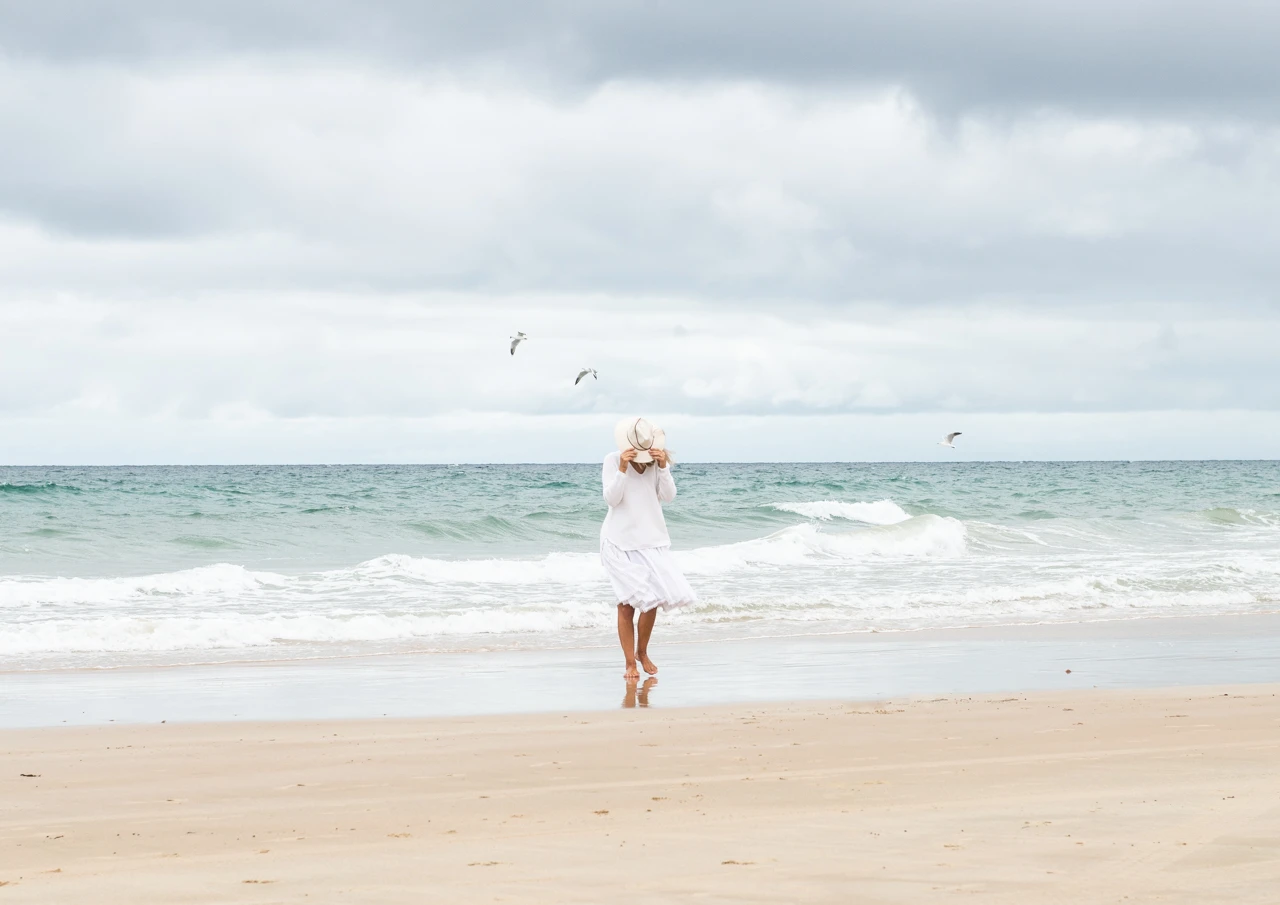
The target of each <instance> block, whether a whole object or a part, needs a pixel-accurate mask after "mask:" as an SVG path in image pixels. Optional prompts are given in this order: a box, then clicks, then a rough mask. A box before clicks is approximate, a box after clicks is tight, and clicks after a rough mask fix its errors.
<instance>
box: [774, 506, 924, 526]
mask: <svg viewBox="0 0 1280 905" xmlns="http://www.w3.org/2000/svg"><path fill="white" fill-rule="evenodd" d="M770 506H771V507H772V508H773V509H777V510H778V511H779V512H794V513H795V514H796V515H803V516H804V517H805V518H812V519H820V520H821V521H824V522H825V521H830V520H831V519H834V518H839V519H848V520H850V521H854V522H865V523H866V524H868V525H896V524H897V523H898V522H905V521H906V520H907V519H909V518H911V514H910V513H909V512H907V511H906V510H905V509H903V508H902V507H901V506H899V505H898V504H897V503H895V502H894V501H893V500H876V501H875V502H874V503H842V502H839V501H837V500H818V501H816V502H813V503H771V504H770Z"/></svg>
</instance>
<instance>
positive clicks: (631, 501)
mask: <svg viewBox="0 0 1280 905" xmlns="http://www.w3.org/2000/svg"><path fill="white" fill-rule="evenodd" d="M619 456H620V454H619V453H616V452H611V453H609V455H607V456H605V457H604V472H603V473H602V475H601V480H602V482H603V484H604V501H605V502H606V503H608V504H609V514H608V515H606V516H605V517H604V526H603V527H601V529H600V536H601V537H602V538H604V539H605V540H607V541H609V542H610V543H611V544H613V545H614V546H615V547H617V548H618V549H620V550H645V549H648V548H649V547H667V546H670V545H671V536H670V535H669V534H667V520H666V519H664V518H663V517H662V504H663V503H670V502H671V501H672V500H674V499H675V498H676V481H675V478H673V477H671V469H670V468H659V467H658V466H657V463H656V462H655V463H650V465H649V467H648V468H646V469H645V470H644V474H641V473H640V472H638V471H636V469H635V466H634V465H628V466H627V470H626V472H625V473H623V472H621V471H618V461H619Z"/></svg>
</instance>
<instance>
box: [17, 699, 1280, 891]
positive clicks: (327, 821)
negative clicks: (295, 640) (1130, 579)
mask: <svg viewBox="0 0 1280 905" xmlns="http://www.w3.org/2000/svg"><path fill="white" fill-rule="evenodd" d="M660 687H661V686H660V685H659V688H660ZM654 693H655V692H654V691H652V690H651V692H650V694H654ZM1277 694H1280V686H1277V685H1261V684H1254V685H1235V686H1219V687H1213V688H1163V689H1150V690H1131V689H1130V690H1083V689H1082V690H1072V691H1051V692H1038V693H1033V694H995V695H987V696H980V697H955V696H946V697H941V696H940V697H935V698H933V699H929V700H921V699H906V698H903V699H894V700H881V701H877V702H872V703H829V702H823V703H811V702H803V703H773V704H762V705H746V704H733V705H725V706H717V707H710V708H690V709H669V710H663V709H653V708H644V707H640V706H637V707H635V708H634V709H631V708H625V709H620V710H615V711H612V712H605V713H572V714H563V713H561V714H520V715H506V716H483V717H466V718H431V719H415V720H402V719H394V720H357V721H319V722H302V721H297V722H236V723H204V724H200V723H187V724H174V723H166V724H162V725H161V724H151V725H130V726H105V727H104V726H86V727H66V728H41V729H8V730H4V731H0V884H4V885H2V886H0V903H8V902H12V903H35V902H39V903H51V902H58V903H63V902H92V903H95V905H116V903H120V905H123V903H136V902H166V903H185V902H263V903H265V902H290V903H292V902H325V901H342V902H368V903H401V902H403V903H420V902H434V901H439V902H529V903H533V902H538V903H542V902H604V901H623V900H629V901H638V902H670V901H704V902H726V903H727V902H735V903H737V902H780V903H781V902H797V901H805V902H833V903H834V902H840V903H845V902H854V901H866V902H895V903H896V902H919V903H925V902H930V903H932V902H939V901H947V900H952V899H956V900H962V901H970V902H972V901H979V902H984V903H989V902H999V903H1004V902H1007V903H1019V905H1024V903H1035V902H1068V901H1070V902H1089V903H1095V902H1154V901H1160V902H1183V903H1188V905H1190V903H1195V905H1201V903H1204V902H1210V901H1212V902H1257V903H1264V902H1266V903H1271V902H1274V901H1276V890H1277V889H1280V697H1277ZM643 697H644V695H643V692H641V693H639V694H637V695H636V698H635V700H634V703H636V704H642V703H643V702H644V701H643ZM624 703H627V702H625V701H624ZM24 773H25V774H34V775H33V776H22V775H20V774H24Z"/></svg>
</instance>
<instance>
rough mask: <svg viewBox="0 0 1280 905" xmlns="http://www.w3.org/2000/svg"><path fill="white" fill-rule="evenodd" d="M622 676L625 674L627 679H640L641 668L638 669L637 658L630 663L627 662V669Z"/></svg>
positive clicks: (624, 676)
mask: <svg viewBox="0 0 1280 905" xmlns="http://www.w3.org/2000/svg"><path fill="white" fill-rule="evenodd" d="M622 676H623V678H626V679H638V678H640V670H638V669H636V661H635V660H632V661H631V662H630V663H628V664H627V671H626V672H624V673H623V674H622Z"/></svg>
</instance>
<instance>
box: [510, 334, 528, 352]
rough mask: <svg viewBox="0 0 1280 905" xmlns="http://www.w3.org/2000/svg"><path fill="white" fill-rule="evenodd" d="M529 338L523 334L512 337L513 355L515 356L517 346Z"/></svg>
mask: <svg viewBox="0 0 1280 905" xmlns="http://www.w3.org/2000/svg"><path fill="white" fill-rule="evenodd" d="M528 338H529V337H527V336H525V335H524V334H523V333H517V334H516V335H515V336H513V337H511V354H512V355H515V354H516V346H518V345H520V344H521V343H522V342H524V341H525V340H526V339H528Z"/></svg>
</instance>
